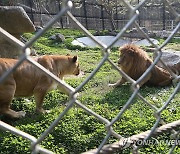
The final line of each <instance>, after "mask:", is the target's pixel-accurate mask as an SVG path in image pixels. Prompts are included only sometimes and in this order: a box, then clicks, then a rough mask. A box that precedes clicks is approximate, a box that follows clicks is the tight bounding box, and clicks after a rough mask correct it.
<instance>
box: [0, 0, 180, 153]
mask: <svg viewBox="0 0 180 154" xmlns="http://www.w3.org/2000/svg"><path fill="white" fill-rule="evenodd" d="M122 1H123V3H124V6H125V7H126V8H127V9H128V10H129V11H130V12H131V13H130V18H129V21H128V22H127V24H126V25H125V26H124V27H123V29H122V30H121V31H120V32H119V33H118V35H117V36H116V37H115V38H114V40H112V42H111V44H110V45H108V46H107V45H106V44H103V43H102V42H101V41H99V40H97V39H96V38H95V37H94V36H93V35H92V34H91V33H90V32H89V31H88V30H87V29H86V28H84V27H83V26H82V24H81V23H80V22H79V21H78V20H77V19H76V18H75V17H74V16H73V15H72V14H71V13H70V9H71V8H72V7H73V4H72V2H71V1H64V2H63V5H62V9H61V11H60V12H59V13H58V14H57V15H56V17H55V18H54V19H52V20H51V21H50V22H49V23H48V24H47V25H46V26H45V27H44V28H43V30H42V31H39V32H38V33H37V34H36V35H35V36H34V37H33V38H32V39H31V40H30V41H28V42H27V43H26V44H23V43H22V42H20V41H19V40H17V39H16V38H15V37H13V36H12V35H10V34H9V33H7V32H6V31H5V30H3V29H2V28H0V33H1V35H2V37H3V38H4V39H6V40H8V41H10V42H11V43H13V44H15V45H16V46H19V47H20V48H21V49H22V51H23V54H22V55H21V57H20V59H19V61H18V63H17V64H16V65H15V66H14V67H13V68H12V69H10V70H8V71H7V72H5V73H4V74H3V75H2V76H1V78H0V83H2V82H3V81H4V80H5V79H6V78H7V77H8V76H9V75H10V74H11V73H12V72H13V71H14V70H15V69H16V68H17V67H19V66H20V65H21V64H22V63H23V62H24V61H25V60H26V61H28V62H29V63H31V64H32V65H34V66H36V67H37V68H38V69H39V70H41V71H43V72H45V73H46V74H47V75H48V76H49V77H50V78H52V79H53V80H55V81H56V82H57V83H58V84H59V85H60V86H63V87H64V88H65V89H68V91H69V94H70V97H69V103H68V105H67V106H66V108H65V109H64V111H63V112H62V113H61V114H60V115H59V116H58V118H57V119H55V120H54V122H52V123H51V125H50V126H49V128H48V129H47V130H45V131H44V132H43V133H42V135H41V136H40V137H39V138H35V137H34V136H32V135H30V134H27V133H25V132H23V131H20V130H18V129H16V128H15V127H12V126H10V125H8V124H6V123H4V122H2V121H0V129H3V130H5V131H10V132H11V133H13V134H16V135H18V136H21V137H23V138H25V139H27V140H29V141H30V142H31V150H32V153H38V152H39V153H52V152H51V151H49V150H47V149H44V148H42V147H41V146H40V144H41V142H42V141H43V140H44V138H45V137H46V136H47V135H48V134H49V133H50V132H51V131H53V129H54V128H55V126H57V125H58V123H59V121H60V120H62V118H63V116H64V115H65V114H66V113H67V112H68V111H69V110H70V109H71V108H72V107H73V106H74V105H77V106H78V107H80V108H82V109H83V110H85V111H86V112H87V113H88V114H90V115H92V116H94V117H95V118H97V119H98V120H99V121H101V122H102V123H104V124H105V125H106V127H105V128H104V129H106V130H107V134H106V136H105V138H104V140H103V141H102V142H101V144H100V145H99V147H98V149H95V150H93V151H90V152H87V153H111V152H114V151H115V150H120V149H123V148H126V147H129V146H133V151H134V153H136V152H138V149H139V146H135V145H134V144H133V143H134V141H137V140H143V141H146V140H148V139H149V138H150V137H151V136H152V135H154V134H156V135H158V134H160V133H162V132H165V131H167V130H171V132H172V134H174V139H175V140H177V139H178V134H179V132H178V131H175V130H174V128H177V127H179V126H180V120H178V121H176V122H173V123H169V124H165V122H164V121H163V120H162V118H161V113H162V111H163V110H164V109H165V108H166V107H167V106H168V105H169V104H170V103H171V101H172V99H173V98H174V97H175V95H176V94H177V93H178V92H179V88H180V82H179V79H180V76H178V75H176V74H174V73H173V72H172V71H171V70H170V69H169V68H168V67H167V66H166V65H165V63H164V62H163V61H162V60H161V59H160V58H161V55H162V51H161V49H162V48H163V47H164V46H166V44H167V43H168V42H169V41H170V39H171V38H172V37H173V36H174V35H175V34H176V33H177V31H178V30H179V27H180V14H178V13H177V12H176V11H175V10H174V9H173V8H172V7H171V6H170V4H169V3H168V1H167V0H164V2H165V5H166V6H167V7H168V8H169V11H170V12H171V13H172V14H173V15H174V17H175V18H176V21H177V25H176V27H175V28H174V30H173V31H172V33H171V34H170V35H169V37H168V38H167V39H166V40H165V42H164V43H163V44H162V45H160V46H157V45H155V44H154V43H153V42H152V41H151V40H150V38H149V37H148V35H147V34H146V33H144V32H143V30H141V28H140V26H139V25H138V23H137V21H136V20H137V18H138V16H139V11H138V9H139V8H140V7H142V6H143V5H144V4H145V2H146V1H147V0H142V1H141V2H140V3H139V4H138V5H137V6H136V7H133V6H131V5H130V4H129V3H128V2H127V1H126V0H122ZM63 15H67V16H68V17H69V18H70V19H71V20H72V21H74V23H75V24H76V25H77V26H78V27H79V28H80V29H81V30H82V31H83V32H84V33H85V34H86V35H87V36H88V37H89V38H91V39H92V40H93V41H94V42H96V43H97V44H98V45H99V46H100V47H101V48H102V50H101V51H102V59H101V61H100V63H99V64H98V66H97V67H96V68H95V69H94V70H93V71H92V72H91V74H90V75H89V76H88V77H87V78H86V79H85V80H84V81H83V82H82V83H81V84H80V85H79V86H78V87H76V88H75V89H74V88H72V87H71V86H70V85H68V84H67V83H65V82H64V81H62V80H60V79H59V78H58V77H57V76H55V75H54V74H53V73H51V72H49V71H48V70H46V69H45V68H44V67H42V66H41V65H40V64H39V63H37V62H36V61H34V60H33V59H32V58H31V57H30V53H31V51H30V49H29V47H30V46H32V45H33V43H35V42H36V41H37V40H38V38H40V37H41V36H42V34H44V33H45V32H46V31H47V30H48V29H49V28H50V27H51V26H52V25H53V24H54V23H55V22H56V21H57V20H59V18H60V17H62V16H63ZM132 24H134V25H135V26H136V28H137V29H138V31H139V33H141V34H142V35H144V37H145V38H146V39H147V40H148V41H149V42H150V43H151V44H152V46H154V48H155V49H156V50H155V52H156V54H157V57H156V58H155V60H154V62H153V63H152V65H151V66H150V67H149V68H148V69H147V70H146V71H145V72H144V74H143V75H142V76H141V77H140V78H139V79H138V80H137V81H135V80H133V79H132V78H131V77H129V76H128V75H127V74H126V73H124V72H123V71H122V70H120V69H119V68H118V67H117V66H116V65H115V64H114V63H113V61H112V60H111V59H110V57H109V56H110V54H111V47H112V46H113V44H115V42H116V41H117V40H118V39H119V38H120V37H121V36H122V35H123V33H124V32H125V31H126V30H128V28H129V27H130V26H131V25H132ZM158 61H161V62H162V64H163V65H164V66H165V67H166V68H167V70H169V72H170V73H171V75H172V77H173V78H174V80H173V82H174V85H175V88H174V91H173V93H172V94H171V96H170V97H169V98H168V99H167V101H166V102H165V103H164V105H163V106H162V107H161V108H157V107H156V106H154V105H153V104H151V103H150V102H148V101H147V100H146V99H145V98H144V97H143V96H142V95H141V93H140V92H139V89H140V88H139V86H138V84H139V83H140V82H141V81H142V80H143V79H144V78H145V77H146V76H147V75H148V73H149V72H150V71H151V70H152V68H153V67H154V66H155V64H156V63H157V62H158ZM105 62H108V63H109V64H111V65H112V66H113V67H114V68H115V69H116V70H117V71H118V72H119V73H120V74H121V75H122V76H123V77H124V78H125V79H126V80H127V81H129V82H130V83H131V87H132V91H133V93H132V95H131V97H130V98H129V100H128V101H127V102H126V104H125V105H124V106H123V107H122V109H121V110H120V112H119V113H118V115H117V116H116V117H114V119H112V120H111V121H109V120H107V119H106V118H104V117H102V116H101V115H99V114H97V113H95V112H94V111H93V110H91V109H89V108H88V107H86V106H85V105H84V104H83V102H80V101H79V100H78V99H77V95H76V94H77V93H78V92H79V91H80V90H81V89H82V88H83V87H84V85H86V84H87V83H88V82H89V81H90V80H91V79H92V78H93V77H94V76H95V74H96V73H97V72H98V71H99V70H100V68H101V67H102V66H103V65H104V63H105ZM135 97H138V98H139V99H141V100H142V101H143V102H144V103H145V104H147V105H148V106H149V107H150V108H152V109H153V110H154V115H155V118H156V122H155V123H154V125H153V127H152V128H151V130H148V131H146V132H144V133H141V134H138V135H134V136H131V137H129V138H124V137H123V136H121V134H118V133H117V132H115V131H114V130H113V125H114V124H115V123H116V121H117V120H119V119H120V118H121V117H122V115H123V113H124V112H125V111H126V110H127V109H128V107H129V106H130V105H131V104H132V102H133V100H134V98H135ZM159 124H163V126H161V127H159V128H157V127H158V125H159ZM111 136H114V137H115V138H117V139H118V140H119V142H116V143H114V144H111V145H105V144H106V142H107V140H108V139H109V137H111ZM124 143H126V146H124ZM175 147H176V144H174V145H173V146H172V148H171V149H170V153H172V152H173V150H174V148H175Z"/></svg>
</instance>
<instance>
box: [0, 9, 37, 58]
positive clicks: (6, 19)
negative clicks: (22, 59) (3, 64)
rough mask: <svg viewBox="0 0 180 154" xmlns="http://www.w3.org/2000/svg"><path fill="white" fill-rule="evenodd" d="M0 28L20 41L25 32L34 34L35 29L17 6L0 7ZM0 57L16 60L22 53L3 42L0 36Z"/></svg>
mask: <svg viewBox="0 0 180 154" xmlns="http://www.w3.org/2000/svg"><path fill="white" fill-rule="evenodd" d="M0 27H2V28H3V29H4V30H6V31H7V32H9V33H10V34H11V35H13V36H14V37H16V38H17V39H20V36H21V35H22V34H23V33H26V32H34V31H35V27H34V25H33V23H32V22H31V20H30V19H29V17H28V15H27V14H26V12H25V11H24V9H23V8H22V7H19V6H0ZM0 46H1V48H0V56H1V57H8V58H17V57H18V56H19V55H20V54H21V53H22V51H21V50H20V49H19V48H18V47H16V46H15V45H12V44H11V43H10V42H8V41H7V40H5V39H4V38H3V37H2V36H1V35H0Z"/></svg>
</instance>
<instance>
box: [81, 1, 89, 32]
mask: <svg viewBox="0 0 180 154" xmlns="http://www.w3.org/2000/svg"><path fill="white" fill-rule="evenodd" d="M82 6H83V9H84V17H85V27H86V28H87V29H88V22H87V12H86V0H83V2H82Z"/></svg>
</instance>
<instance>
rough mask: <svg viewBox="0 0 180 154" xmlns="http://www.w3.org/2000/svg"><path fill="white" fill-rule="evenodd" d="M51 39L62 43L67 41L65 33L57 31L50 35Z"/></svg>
mask: <svg viewBox="0 0 180 154" xmlns="http://www.w3.org/2000/svg"><path fill="white" fill-rule="evenodd" d="M49 39H50V40H55V41H57V42H60V43H61V42H64V41H65V37H64V35H62V34H60V33H57V34H55V35H52V36H50V37H49Z"/></svg>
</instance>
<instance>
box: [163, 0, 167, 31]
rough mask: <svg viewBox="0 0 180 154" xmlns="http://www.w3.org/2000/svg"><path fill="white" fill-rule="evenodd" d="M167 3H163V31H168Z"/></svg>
mask: <svg viewBox="0 0 180 154" xmlns="http://www.w3.org/2000/svg"><path fill="white" fill-rule="evenodd" d="M165 11H166V10H165V3H164V1H163V30H165V29H166V12H165Z"/></svg>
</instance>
